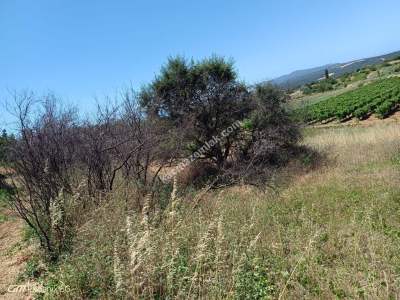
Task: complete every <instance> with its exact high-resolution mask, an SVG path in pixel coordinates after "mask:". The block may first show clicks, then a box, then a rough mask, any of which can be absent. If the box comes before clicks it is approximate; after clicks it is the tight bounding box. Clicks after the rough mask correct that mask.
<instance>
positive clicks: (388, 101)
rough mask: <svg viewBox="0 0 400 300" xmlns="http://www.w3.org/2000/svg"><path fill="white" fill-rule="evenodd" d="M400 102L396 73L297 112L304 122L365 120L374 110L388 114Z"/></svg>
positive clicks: (375, 112) (381, 114)
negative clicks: (393, 75)
mask: <svg viewBox="0 0 400 300" xmlns="http://www.w3.org/2000/svg"><path fill="white" fill-rule="evenodd" d="M399 103H400V78H398V77H393V78H389V79H384V80H379V81H376V82H374V83H371V84H368V85H366V86H363V87H360V88H359V89H356V90H354V91H350V92H346V93H344V94H341V95H339V96H333V97H330V98H328V99H326V100H322V101H319V102H317V103H314V104H311V105H307V106H305V107H304V108H299V109H297V110H296V114H297V115H298V116H299V117H300V118H301V119H302V120H304V121H305V122H321V121H326V120H333V119H337V120H347V119H349V118H352V117H356V118H358V119H360V120H363V119H365V118H367V117H368V116H370V115H371V114H376V115H377V116H378V117H380V118H385V117H387V116H388V115H389V114H390V113H392V112H393V111H394V110H395V109H396V108H397V105H398V104H399Z"/></svg>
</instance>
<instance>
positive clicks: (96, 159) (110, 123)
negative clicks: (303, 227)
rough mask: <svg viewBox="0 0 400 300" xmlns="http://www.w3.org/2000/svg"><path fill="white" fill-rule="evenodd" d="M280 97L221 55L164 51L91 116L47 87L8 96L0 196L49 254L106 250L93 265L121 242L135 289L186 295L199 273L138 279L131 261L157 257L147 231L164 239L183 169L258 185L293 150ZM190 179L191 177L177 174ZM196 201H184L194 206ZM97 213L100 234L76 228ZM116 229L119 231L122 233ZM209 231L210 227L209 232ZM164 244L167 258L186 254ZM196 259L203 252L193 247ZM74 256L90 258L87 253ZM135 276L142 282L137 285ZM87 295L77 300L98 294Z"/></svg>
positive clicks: (294, 138) (221, 181) (216, 180)
mask: <svg viewBox="0 0 400 300" xmlns="http://www.w3.org/2000/svg"><path fill="white" fill-rule="evenodd" d="M286 100H287V96H286V94H285V93H284V92H283V91H281V90H279V89H277V88H276V87H274V86H271V85H268V84H257V85H255V86H247V85H246V84H245V83H243V82H241V81H240V80H239V79H238V76H237V72H236V70H235V68H234V65H233V63H232V62H230V61H227V60H225V59H223V58H220V57H211V58H209V59H205V60H202V61H188V60H185V59H183V58H180V57H178V58H171V59H170V60H168V62H167V64H166V65H165V66H164V67H163V68H162V69H161V72H160V74H159V75H158V76H156V78H155V79H154V81H152V82H151V83H150V84H149V85H147V86H145V87H143V88H142V89H141V90H140V91H138V92H135V91H133V90H126V91H125V92H123V93H121V95H120V97H119V98H118V99H117V100H116V101H115V103H116V104H114V105H105V106H99V107H98V110H97V112H96V113H95V114H94V115H93V116H91V118H90V119H82V118H81V117H79V113H78V111H77V110H76V109H75V108H71V107H65V106H62V105H60V103H61V100H60V99H58V98H57V97H56V96H54V95H52V94H48V95H45V96H42V97H38V96H36V95H34V94H32V93H28V92H23V93H20V94H15V95H14V103H15V116H16V119H17V121H18V126H19V130H18V134H17V135H16V138H15V139H14V140H13V141H12V142H11V143H10V147H9V152H8V153H9V154H8V155H9V158H10V162H11V167H12V168H13V170H14V171H15V176H13V180H14V187H15V193H14V194H13V195H12V196H11V197H10V198H11V200H10V203H11V205H12V207H13V208H14V209H15V210H16V211H17V212H18V214H19V215H20V216H21V217H22V218H23V219H24V220H25V221H26V223H27V224H28V225H29V227H30V228H31V229H32V231H33V232H34V234H35V236H36V237H37V238H38V241H39V243H40V246H41V249H42V250H43V253H44V255H45V257H46V258H47V259H48V261H49V262H52V263H55V262H59V261H60V260H62V259H64V262H70V263H73V262H74V259H77V260H79V259H89V260H91V259H93V258H96V257H97V258H98V259H104V257H109V254H110V251H116V252H118V253H119V254H118V255H117V256H116V257H114V261H110V260H107V259H105V260H102V263H105V264H109V263H110V262H111V263H114V264H117V265H118V264H120V263H121V262H120V261H118V259H119V258H118V257H120V258H121V259H127V256H126V255H124V254H123V253H122V254H121V252H120V251H122V249H124V243H125V244H126V243H128V244H129V243H130V244H131V245H134V246H132V247H134V248H135V249H136V250H137V251H139V252H138V253H136V254H135V253H132V251H133V252H134V250H135V249H130V250H131V252H130V254H129V257H130V260H131V264H133V267H132V268H133V269H134V270H135V274H133V275H134V276H136V277H135V278H136V279H137V280H138V281H137V282H134V286H133V288H134V289H133V292H134V295H135V296H138V297H139V296H140V295H145V296H149V297H150V295H152V296H153V297H155V296H156V292H157V293H159V292H161V294H162V293H163V292H162V291H160V290H159V287H158V286H157V285H159V284H161V281H160V280H164V279H166V280H168V282H169V281H171V283H173V285H172V286H171V288H172V289H174V290H173V291H170V292H168V293H164V294H170V295H176V293H178V292H179V291H178V290H179V288H180V287H179V285H184V287H183V286H182V291H185V292H188V293H191V290H192V289H193V290H192V291H193V292H195V289H196V290H197V289H199V288H200V286H202V285H203V283H202V280H203V279H202V278H200V277H199V278H198V279H196V280H198V281H196V282H195V283H193V284H194V286H193V287H191V284H188V283H187V282H186V283H184V282H181V283H179V282H175V279H173V278H172V277H171V278H164V275H165V273H164V271H163V270H151V272H153V271H154V272H153V273H151V274H152V275H151V276H155V277H157V276H158V277H157V278H153V279H154V280H152V281H147V280H149V278H147V276H144V275H143V274H144V273H145V272H146V267H145V266H144V265H136V263H137V261H146V259H151V255H156V253H155V252H151V253H150V252H149V251H150V250H151V249H156V248H157V240H151V238H150V239H148V237H149V236H148V235H149V234H150V235H151V234H152V233H151V232H155V231H159V232H162V231H163V230H165V232H169V233H168V234H170V235H173V234H174V233H173V229H172V228H169V227H168V226H173V227H174V226H180V225H179V224H177V223H176V222H175V221H176V220H175V219H174V214H176V213H178V207H177V203H176V202H175V200H176V199H177V198H178V197H180V196H182V195H177V189H176V186H177V185H180V184H182V183H181V182H179V177H180V175H181V173H185V172H188V170H189V169H191V168H192V169H193V168H203V167H204V166H205V165H207V169H206V171H205V172H197V174H201V176H202V177H205V180H203V181H201V182H203V185H202V186H201V187H205V185H204V184H207V185H206V187H207V189H210V188H216V187H219V186H221V185H227V184H233V183H236V182H246V183H249V184H260V183H265V182H266V181H268V179H269V178H270V176H271V175H272V174H273V172H274V170H276V169H277V168H279V167H281V166H283V165H285V164H286V163H287V162H288V161H289V159H290V158H291V157H292V156H294V155H295V154H296V153H298V150H299V147H298V146H297V143H298V141H299V140H300V134H299V130H298V128H297V126H296V124H295V123H294V122H293V121H292V120H291V118H290V117H289V114H288V112H287V111H286V110H285V108H284V107H285V105H284V104H285V102H286ZM182 162H185V164H184V165H183V168H181V167H180V166H182ZM177 168H178V170H177ZM195 180H196V178H194V177H191V178H189V180H187V182H188V183H189V184H190V182H194V181H195ZM186 184H187V183H186ZM196 188H197V187H196ZM171 190H172V193H171ZM179 192H180V193H182V192H183V189H180V191H179ZM116 197H117V198H118V201H117V200H116ZM196 201H197V200H196V199H193V200H192V201H191V202H190V201H189V202H188V203H187V204H188V205H193V207H195V206H196ZM113 210H116V211H113ZM103 213H104V214H110V213H111V214H114V213H115V214H116V215H121V216H128V217H129V216H131V217H132V218H133V216H138V215H139V216H141V220H139V219H138V220H136V219H131V220H129V218H128V219H127V223H125V220H119V221H118V220H114V219H113V218H108V217H107V216H106V215H104V214H103ZM135 213H136V214H135ZM100 216H101V217H102V218H103V217H104V224H103V225H104V228H103V229H101V230H100V231H97V232H98V234H99V236H97V237H94V236H86V233H85V228H87V226H90V224H91V222H92V221H93V220H94V219H96V218H98V217H100ZM115 221H117V222H116V223H112V222H115ZM164 226H167V227H168V228H165V227H164ZM150 228H152V229H150ZM122 229H125V230H127V236H126V238H122V239H120V238H121V237H119V236H120V235H119V234H118V232H119V231H121V230H122ZM171 230H172V231H171ZM215 230H216V229H215V228H210V234H215V232H214V231H215ZM170 231H171V232H170ZM89 232H90V231H89ZM211 232H212V233H211ZM107 234H109V235H108V237H107V239H111V240H110V242H111V244H109V245H103V248H102V250H100V249H98V244H96V246H94V243H95V242H96V241H97V238H100V237H101V238H102V239H103V238H104V235H107ZM166 236H168V235H166ZM244 236H245V235H243V237H244ZM171 237H172V236H171ZM114 238H115V240H113V239H114ZM118 239H120V240H118ZM204 239H207V237H204ZM103 240H104V239H103ZM247 242H249V243H250V242H251V241H247V240H246V241H244V240H243V241H241V242H240V243H241V244H240V245H241V247H248V246H249V244H248V243H247ZM149 243H150V244H151V245H150V244H149ZM78 246H79V247H78ZM171 246H173V245H171ZM92 247H95V248H96V250H95V249H94V248H92ZM142 247H145V248H146V249H145V250H144V249H142ZM199 247H200V248H201V247H202V246H199ZM207 247H208V246H207ZM200 248H199V249H200ZM82 249H83V250H82ZM92 250H93V251H92ZM170 250H171V251H172V252H171V253H170V254H171V255H174V251H181V250H182V251H184V249H172V248H171V249H170ZM80 251H84V252H83V253H81V252H80ZM199 251H200V250H199ZM135 255H136V256H135ZM145 255H148V257H147V258H144V256H145ZM196 255H197V254H196ZM216 255H220V254H218V253H216ZM142 256H143V257H142ZM195 259H202V258H201V253H200V252H199V253H198V258H195ZM254 259H256V258H254ZM168 261H169V260H168ZM81 263H82V264H81V265H82V266H85V267H87V266H88V265H85V263H88V261H85V262H81ZM174 263H175V262H174ZM176 263H178V264H179V262H176ZM239 263H240V265H238V268H239V269H238V271H239V270H241V268H244V269H248V268H250V269H252V268H255V266H253V265H252V263H253V260H250V261H247V260H246V261H245V260H243V261H239ZM248 263H249V264H250V265H248ZM64 266H65V267H68V263H67V264H64ZM182 267H183V268H184V266H182ZM182 272H184V270H182ZM65 274H68V270H65ZM149 274H150V273H149ZM168 276H174V275H173V274H170V275H168ZM243 276H244V277H243ZM243 276H241V277H240V276H239V277H238V281H237V283H236V284H237V285H238V288H240V286H243V288H244V286H245V285H246V284H247V283H248V282H253V281H254V282H257V284H260V285H262V289H264V285H265V283H264V278H263V277H260V278H257V277H254V278H253V275H251V274H248V275H246V274H244V275H243ZM69 279H71V278H69ZM75 279H76V280H80V279H79V278H78V277H76V278H75ZM92 279H93V280H95V279H94V278H92ZM92 279H89V278H86V279H84V278H82V280H89V281H90V280H92ZM141 279H143V280H144V281H146V282H142V283H140V282H139V281H140V280H141ZM71 280H72V279H71ZM100 281H101V282H98V285H103V286H104V285H105V286H108V285H109V284H111V285H113V286H115V285H117V287H118V282H115V278H108V277H107V278H102V279H101V280H100ZM122 281H123V280H122ZM92 283H93V282H92ZM77 285H79V286H85V285H86V284H85V282H79V283H77ZM203 288H206V286H203ZM267 288H268V287H267V286H265V291H264V290H263V291H262V293H266V292H267ZM144 289H146V290H144ZM93 292H94V291H93V290H91V291H90V292H89V294H82V295H80V297H82V298H91V297H96V295H95V294H93V295H92V294H91V293H93ZM196 293H197V292H196ZM75 296H76V295H75ZM103 296H104V295H103Z"/></svg>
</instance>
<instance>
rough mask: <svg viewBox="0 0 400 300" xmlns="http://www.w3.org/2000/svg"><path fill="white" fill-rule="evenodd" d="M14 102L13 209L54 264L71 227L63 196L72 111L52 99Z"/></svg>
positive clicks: (68, 183) (70, 174)
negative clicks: (35, 235) (16, 134)
mask: <svg viewBox="0 0 400 300" xmlns="http://www.w3.org/2000/svg"><path fill="white" fill-rule="evenodd" d="M15 97H16V98H15V100H16V102H15V103H16V116H17V119H18V125H19V133H20V136H19V137H18V139H17V140H16V141H15V142H14V143H13V145H12V149H11V158H12V167H13V169H14V170H15V171H16V173H17V175H18V177H17V179H16V182H15V185H16V193H15V194H14V195H13V196H12V205H13V206H14V208H15V209H16V210H17V212H18V213H19V215H20V216H21V217H22V218H23V219H24V220H25V221H26V222H27V223H28V224H29V226H30V227H32V228H33V229H34V230H35V232H36V234H37V236H38V237H39V240H40V243H41V245H42V246H43V248H44V249H45V250H46V252H47V254H48V255H49V256H50V257H51V258H52V259H54V258H56V257H57V256H58V254H59V253H60V252H61V251H62V250H63V249H64V248H65V247H66V246H67V245H66V241H67V239H68V233H67V232H66V230H67V229H68V228H69V227H70V224H68V222H69V221H68V220H66V219H65V214H64V213H65V211H64V210H65V207H66V203H65V201H68V200H67V199H68V196H66V195H68V194H69V195H71V194H72V193H73V178H74V164H75V162H76V153H77V151H76V150H77V147H78V145H79V142H78V141H77V140H76V136H75V134H74V132H75V128H76V126H77V123H76V121H77V118H76V114H75V111H74V110H72V109H58V108H57V107H56V101H57V99H56V98H55V97H54V96H53V95H48V96H45V97H44V99H43V100H42V101H40V102H38V101H36V100H35V98H34V96H33V94H29V93H23V94H21V95H19V96H18V95H15ZM35 104H39V107H38V108H39V111H38V112H37V113H34V112H33V109H34V107H35V106H34V105H35Z"/></svg>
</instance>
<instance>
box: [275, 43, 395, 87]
mask: <svg viewBox="0 0 400 300" xmlns="http://www.w3.org/2000/svg"><path fill="white" fill-rule="evenodd" d="M398 56H400V51H396V52H392V53H389V54H385V55H380V56H375V57H369V58H364V59H359V60H354V61H350V62H344V63H335V64H328V65H324V66H319V67H315V68H311V69H305V70H298V71H294V72H292V73H290V74H287V75H283V76H280V77H278V78H275V79H273V80H272V83H274V84H277V85H279V86H282V87H284V88H296V87H299V86H301V85H304V84H306V83H311V82H314V81H317V80H318V79H320V78H323V77H324V72H325V69H328V70H329V72H330V73H331V74H333V76H335V77H337V76H340V75H343V74H345V73H352V72H354V71H356V70H358V69H360V68H363V67H366V66H370V65H375V64H378V63H382V62H384V61H385V60H390V59H394V58H396V57H398Z"/></svg>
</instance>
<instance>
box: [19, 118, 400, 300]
mask: <svg viewBox="0 0 400 300" xmlns="http://www.w3.org/2000/svg"><path fill="white" fill-rule="evenodd" d="M303 143H304V144H305V145H307V146H309V147H311V148H313V149H315V150H317V151H318V152H319V153H322V154H323V157H320V158H319V159H318V161H317V162H315V158H313V157H303V158H302V159H300V160H299V161H297V162H295V163H293V164H291V165H290V166H288V168H287V169H286V170H285V172H283V173H282V174H281V175H280V176H278V177H277V178H276V180H275V181H274V184H272V185H271V186H270V187H269V188H267V189H266V190H265V191H264V192H263V191H260V190H258V189H255V188H252V187H249V186H236V187H232V188H229V189H223V190H217V191H214V192H207V193H205V194H202V195H201V198H199V194H193V195H192V196H189V197H187V198H185V199H181V198H179V194H180V193H179V188H178V190H177V195H178V197H177V198H176V199H175V201H174V205H173V207H172V208H171V209H170V210H168V214H169V217H168V218H166V219H164V221H163V223H162V224H160V225H159V226H158V227H152V226H151V227H143V219H142V217H144V216H141V215H135V214H134V213H129V212H128V214H127V212H126V211H125V210H123V209H122V207H123V203H124V201H125V200H124V197H123V194H124V193H123V190H119V191H116V192H114V194H113V195H112V197H113V199H114V202H110V203H109V205H107V206H104V207H102V208H99V209H97V210H96V211H93V212H92V213H91V214H92V217H91V220H90V222H88V223H87V224H85V225H84V226H82V228H81V234H80V237H79V239H78V240H77V242H76V245H75V247H76V249H77V250H75V251H74V255H73V256H67V257H66V258H65V259H64V260H63V261H61V263H60V264H58V265H57V266H54V267H52V268H50V269H47V270H35V269H33V270H32V268H34V267H35V266H36V265H37V264H34V263H32V262H30V261H28V264H27V266H28V267H29V268H30V269H29V270H30V273H29V274H36V273H37V274H40V275H39V277H40V279H39V280H40V281H41V282H43V284H44V285H45V286H47V287H51V288H54V289H57V288H59V290H58V293H57V294H52V293H49V294H47V295H46V299H72V298H75V299H87V298H101V299H104V298H113V297H116V296H117V295H121V294H124V295H126V294H125V293H128V294H130V295H131V296H132V297H133V298H135V297H136V296H137V294H135V293H137V292H138V291H139V290H140V289H142V290H141V294H142V295H143V294H146V293H149V294H150V293H151V294H160V295H161V294H162V295H163V296H168V297H170V298H175V297H177V298H181V299H183V298H203V299H205V298H208V299H210V298H214V299H221V298H237V299H260V298H271V299H299V298H307V299H332V298H338V299H343V298H368V299H395V298H396V297H399V295H400V251H399V250H400V221H399V218H398V216H399V213H400V124H398V123H396V124H384V125H377V126H371V127H354V128H349V127H340V128H328V129H306V130H305V140H304V142H303ZM283 182H285V183H283ZM196 199H197V200H196ZM194 202H195V203H197V204H198V206H197V207H194V206H193V203H194ZM127 217H129V218H128V219H129V220H130V221H129V222H128V224H126V223H125V220H127ZM132 226H133V227H134V228H135V229H136V230H137V231H136V235H135V236H130V233H129V232H130V229H129V228H131V227H132ZM121 228H125V230H122V231H121ZM118 241H119V242H118ZM129 257H130V258H132V257H134V258H135V259H136V260H137V262H139V266H140V267H139V268H138V269H135V270H132V267H131V265H130V264H129ZM32 266H33V267H32ZM36 271H37V272H36ZM25 273H27V272H26V271H25ZM132 274H134V275H135V276H133V275H132ZM28 278H29V277H28ZM32 279H33V280H34V278H31V280H32ZM36 280H37V279H36ZM164 280H165V281H164ZM60 286H61V287H62V288H60ZM66 286H67V287H68V289H65V287H66ZM139 287H140V288H139ZM134 295H136V296H134Z"/></svg>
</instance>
